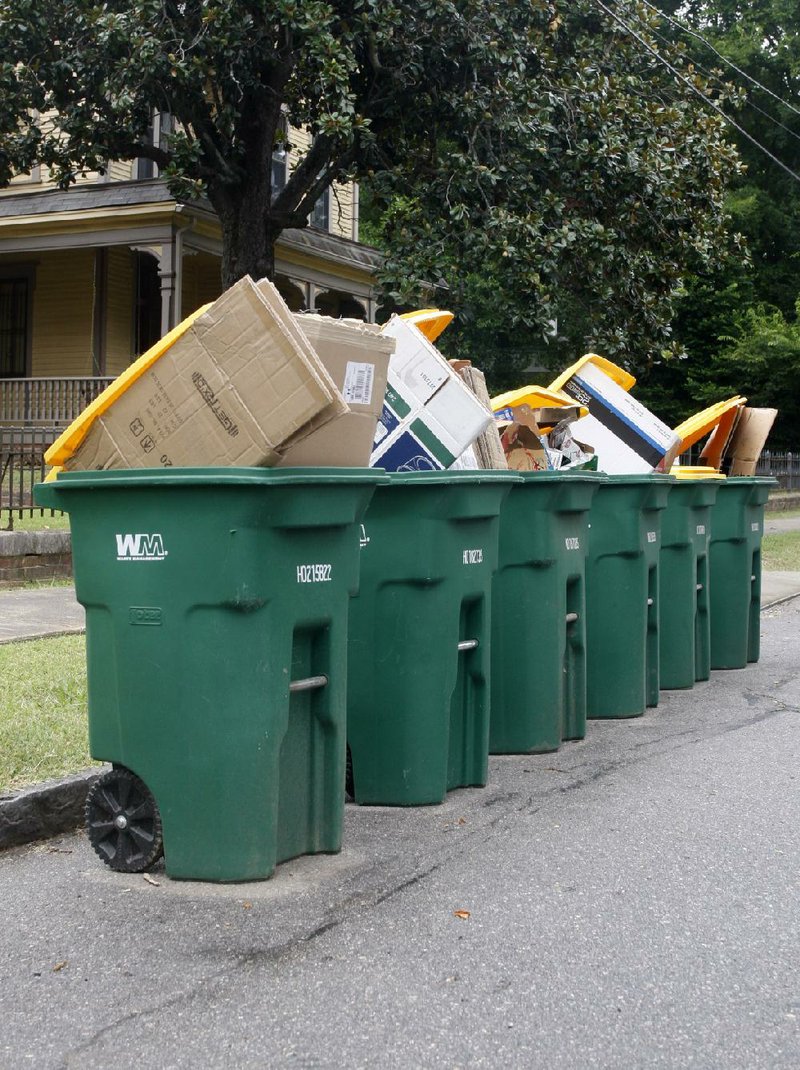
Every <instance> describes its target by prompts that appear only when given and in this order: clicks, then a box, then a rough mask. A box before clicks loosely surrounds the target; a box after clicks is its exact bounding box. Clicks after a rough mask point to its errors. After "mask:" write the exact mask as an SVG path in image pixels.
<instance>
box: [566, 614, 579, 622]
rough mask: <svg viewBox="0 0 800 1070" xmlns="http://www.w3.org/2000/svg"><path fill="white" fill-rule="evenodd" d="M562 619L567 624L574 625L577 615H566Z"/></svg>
mask: <svg viewBox="0 0 800 1070" xmlns="http://www.w3.org/2000/svg"><path fill="white" fill-rule="evenodd" d="M564 619H565V621H566V622H567V624H574V623H575V621H576V620H577V619H578V614H577V613H567V615H566V617H565V618H564Z"/></svg>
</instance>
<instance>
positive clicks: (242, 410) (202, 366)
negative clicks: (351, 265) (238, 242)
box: [46, 278, 347, 470]
mask: <svg viewBox="0 0 800 1070" xmlns="http://www.w3.org/2000/svg"><path fill="white" fill-rule="evenodd" d="M295 332H296V333H297V335H300V332H299V330H297V328H296V327H295V325H294V320H293V318H292V314H291V313H290V311H289V309H288V308H287V307H286V305H285V304H284V302H283V300H282V299H281V297H280V295H279V294H278V292H277V290H275V288H274V287H273V286H272V285H271V283H268V282H266V281H262V282H261V283H259V284H258V286H256V284H255V283H253V281H252V280H251V279H249V278H243V279H241V280H240V281H239V282H238V283H236V285H235V286H232V287H231V288H230V289H229V290H227V291H226V292H225V293H224V294H223V295H222V296H221V297H220V298H219V299H218V300H216V301H215V302H214V303H213V304H212V305H209V306H207V307H206V308H205V309H204V310H202V311H201V312H200V313H198V314H195V315H194V316H191V317H189V319H188V320H186V321H184V323H183V324H181V325H180V327H179V328H177V329H176V330H175V331H173V332H172V333H171V335H170V336H169V337H168V338H167V339H164V340H162V342H161V343H159V344H158V345H157V346H154V347H153V349H152V350H150V351H149V352H148V353H147V354H145V355H144V356H143V357H140V358H139V360H138V361H136V362H135V363H134V364H133V365H132V366H131V368H129V369H128V371H127V372H126V373H124V374H123V375H122V376H120V377H119V379H118V380H116V381H115V382H114V383H112V384H111V386H110V387H109V388H108V389H107V390H106V391H104V393H103V394H102V395H101V396H100V397H99V398H98V399H97V400H96V401H95V402H93V404H92V405H90V406H89V408H87V409H86V410H85V412H84V413H82V414H81V416H80V417H79V418H78V420H76V421H75V423H74V424H73V425H72V426H71V427H70V428H69V429H68V430H67V432H65V433H64V435H62V436H61V438H59V439H58V440H57V441H56V442H55V443H54V445H53V447H52V448H51V450H50V451H48V454H47V458H46V459H47V462H48V463H49V464H54V465H62V466H63V467H64V468H65V469H67V470H71V469H106V468H157V467H171V466H173V465H175V466H185V465H195V466H203V465H212V466H215V465H259V466H270V465H274V464H276V463H277V461H278V460H280V457H281V454H282V453H283V452H285V451H286V450H287V449H288V448H289V446H290V445H292V443H294V442H296V441H300V440H302V439H303V438H304V437H305V436H306V435H307V434H309V433H310V430H313V429H314V428H316V427H318V426H320V425H321V424H322V423H325V422H327V421H328V420H331V419H333V418H334V417H336V416H338V415H340V414H341V413H343V412H347V405H346V404H345V402H344V399H343V398H342V396H341V394H340V393H339V391H338V390H337V388H336V386H335V384H334V382H333V380H332V379H331V377H330V375H329V374H328V372H327V371H326V370H325V368H324V366H323V365H322V364H321V362H320V361H319V360H318V359H317V357H316V355H315V354H314V352H313V350H312V349H311V346H310V345H309V344H308V342H307V340H306V339H305V338H304V336H302V335H300V338H301V341H298V338H297V337H296V335H295Z"/></svg>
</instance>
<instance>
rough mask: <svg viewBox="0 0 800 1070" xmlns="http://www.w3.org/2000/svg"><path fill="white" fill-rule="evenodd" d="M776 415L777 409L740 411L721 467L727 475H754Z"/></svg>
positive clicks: (745, 409)
mask: <svg viewBox="0 0 800 1070" xmlns="http://www.w3.org/2000/svg"><path fill="white" fill-rule="evenodd" d="M777 415H778V410H777V409H748V408H743V409H742V411H741V415H740V416H739V420H738V422H737V424H736V429H735V430H734V432H733V436H732V438H731V441H730V445H729V446H728V451H727V456H726V457H725V459H724V461H723V465H722V468H723V471H724V472H725V473H726V474H727V475H731V476H754V475H755V474H756V465H757V464H758V459H759V457H760V456H761V451H762V450H763V449H764V446H765V445H766V442H767V438H768V436H769V433H770V431H771V430H772V425H773V424H774V423H775V417H776V416H777Z"/></svg>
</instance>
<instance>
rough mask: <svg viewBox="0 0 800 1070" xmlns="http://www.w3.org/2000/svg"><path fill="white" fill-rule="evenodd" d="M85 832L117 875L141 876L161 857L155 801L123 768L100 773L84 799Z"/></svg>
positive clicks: (161, 845)
mask: <svg viewBox="0 0 800 1070" xmlns="http://www.w3.org/2000/svg"><path fill="white" fill-rule="evenodd" d="M86 829H87V832H88V833H89V842H90V843H91V845H92V847H93V848H94V850H95V852H96V853H97V854H98V855H99V856H100V858H102V860H103V861H104V862H105V864H106V865H107V866H110V867H111V869H115V870H117V872H118V873H141V872H142V871H143V870H145V869H148V868H149V867H150V866H152V865H153V863H154V862H155V861H156V860H157V859H159V858H160V857H161V855H162V854H163V853H164V840H163V837H162V834H161V815H160V814H159V812H158V806H157V805H156V801H155V799H154V798H153V795H152V793H151V792H150V790H149V789H148V787H147V786H146V784H145V783H144V782H143V781H142V780H140V779H139V777H138V776H135V775H134V774H133V773H132V772H131V771H130V770H129V769H124V768H123V767H122V766H116V767H115V768H114V769H111V770H109V771H108V772H107V773H103V775H102V776H101V777H100V779H99V780H98V781H96V783H95V784H94V785H93V787H92V788H91V789H90V791H89V794H88V795H87V796H86Z"/></svg>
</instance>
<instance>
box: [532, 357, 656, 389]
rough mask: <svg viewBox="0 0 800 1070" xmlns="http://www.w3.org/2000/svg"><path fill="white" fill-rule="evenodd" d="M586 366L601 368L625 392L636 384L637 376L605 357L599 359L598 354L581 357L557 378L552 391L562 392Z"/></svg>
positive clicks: (552, 385) (553, 382) (551, 387)
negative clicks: (592, 365)
mask: <svg viewBox="0 0 800 1070" xmlns="http://www.w3.org/2000/svg"><path fill="white" fill-rule="evenodd" d="M584 364H594V366H595V367H596V368H599V369H600V371H601V372H604V373H605V374H606V375H607V376H608V377H609V379H613V380H614V382H615V383H617V384H618V385H619V386H621V387H622V389H623V390H630V389H631V387H632V386H634V385H635V383H636V376H635V375H631V373H630V372H626V371H625V369H624V368H620V366H619V365H618V364H614V363H613V362H612V361H610V360H606V358H605V357H599V356H598V355H597V353H587V354H586V355H585V356H583V357H581V359H580V360H576V361H575V363H574V364H573V365H571V366H570V367H569V368H567V369H566V371H563V372H562V373H561V375H559V376H557V378H555V379H554V380H553V381H552V383H551V384H550V389H551V390H560V389H561V388H562V387H563V386H564V384H565V383H567V382H569V380H570V379H571V378H572V377H573V375H577V374H578V372H579V371H580V370H581V368H582V367H583V366H584Z"/></svg>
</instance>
